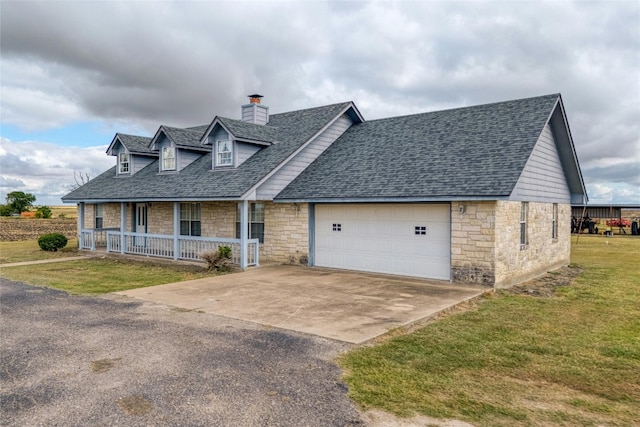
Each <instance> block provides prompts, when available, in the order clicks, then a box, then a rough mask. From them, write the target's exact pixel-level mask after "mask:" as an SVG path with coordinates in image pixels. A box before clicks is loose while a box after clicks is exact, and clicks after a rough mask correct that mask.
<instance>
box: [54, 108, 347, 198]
mask: <svg viewBox="0 0 640 427" xmlns="http://www.w3.org/2000/svg"><path fill="white" fill-rule="evenodd" d="M349 105H351V103H349V102H346V103H341V104H333V105H327V106H324V107H318V108H311V109H308V110H299V111H292V112H289V113H282V114H273V115H271V116H270V121H269V124H268V125H269V126H273V127H276V128H278V132H279V134H280V135H281V136H282V138H279V140H278V143H277V144H273V145H270V146H267V147H264V148H262V149H261V150H260V151H258V152H257V153H255V154H254V155H253V156H251V157H250V158H249V159H248V160H247V161H245V162H244V163H242V164H241V165H240V166H239V167H238V168H236V169H217V170H214V171H212V170H211V153H206V154H204V155H203V156H202V157H200V158H199V159H198V160H196V161H194V162H193V163H191V164H190V165H189V166H187V167H186V168H184V169H183V170H181V171H180V172H179V173H163V174H160V173H158V161H157V160H156V161H154V162H152V163H151V164H149V165H148V166H147V167H145V168H144V169H142V170H141V171H139V172H137V173H135V174H134V175H132V176H127V177H116V173H115V167H113V168H111V169H109V170H108V171H106V172H104V173H103V174H101V175H99V176H97V177H96V178H94V179H92V180H91V181H89V182H88V183H87V184H85V185H83V186H82V187H80V188H78V189H76V190H74V191H72V192H71V193H69V194H67V195H66V196H64V197H63V198H62V199H63V200H64V201H66V202H74V201H83V200H95V201H99V200H105V201H106V200H112V201H127V200H150V201H152V200H159V199H164V200H166V199H172V200H180V199H181V200H197V199H223V198H239V197H240V196H241V195H242V194H243V193H245V192H246V191H248V190H249V189H250V188H251V187H252V186H253V185H255V184H256V183H258V181H260V179H262V178H263V177H265V176H266V175H267V174H268V173H269V172H270V171H272V170H273V169H274V168H275V167H276V166H278V165H279V164H280V163H282V162H283V161H284V160H285V159H286V158H287V157H288V156H289V155H291V154H292V153H293V152H294V151H295V150H296V149H298V148H299V147H300V146H301V145H302V144H303V143H305V142H306V141H307V140H309V139H310V138H311V137H312V136H313V135H314V134H316V133H317V132H319V131H320V130H322V128H324V127H325V126H326V125H327V124H328V123H329V122H330V121H331V120H333V119H334V118H336V116H337V115H338V114H340V113H341V112H342V111H343V110H344V109H345V108H347V107H348V106H349ZM165 128H166V127H165ZM170 129H176V128H170ZM196 131H197V130H196ZM196 131H194V132H196ZM170 132H172V135H177V134H181V133H180V132H175V133H174V132H173V131H170ZM187 132H189V130H187ZM200 136H201V135H200Z"/></svg>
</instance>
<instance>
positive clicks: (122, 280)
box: [0, 258, 213, 294]
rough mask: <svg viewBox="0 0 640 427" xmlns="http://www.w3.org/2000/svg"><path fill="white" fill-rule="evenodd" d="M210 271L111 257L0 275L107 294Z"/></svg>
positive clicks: (12, 269)
mask: <svg viewBox="0 0 640 427" xmlns="http://www.w3.org/2000/svg"><path fill="white" fill-rule="evenodd" d="M211 274H213V273H209V272H207V271H206V269H205V267H204V266H203V267H200V266H191V265H158V264H152V263H149V262H137V261H127V260H116V259H108V258H107V259H100V258H87V259H84V260H79V261H65V262H58V263H49V264H37V265H26V266H20V267H3V268H2V270H0V275H1V276H3V277H6V278H8V279H11V280H17V281H21V282H25V283H29V284H32V285H36V286H47V287H50V288H56V289H60V290H63V291H66V292H69V293H72V294H105V293H109V292H117V291H124V290H127V289H136V288H144V287H146V286H155V285H161V284H165V283H173V282H181V281H183V280H191V279H199V278H201V277H206V276H209V275H211Z"/></svg>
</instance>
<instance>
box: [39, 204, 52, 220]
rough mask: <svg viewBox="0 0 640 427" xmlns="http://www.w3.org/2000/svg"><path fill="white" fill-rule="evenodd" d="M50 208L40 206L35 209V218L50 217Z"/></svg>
mask: <svg viewBox="0 0 640 427" xmlns="http://www.w3.org/2000/svg"><path fill="white" fill-rule="evenodd" d="M51 215H52V214H51V208H50V207H49V206H40V207H39V208H38V209H36V218H46V219H48V218H51Z"/></svg>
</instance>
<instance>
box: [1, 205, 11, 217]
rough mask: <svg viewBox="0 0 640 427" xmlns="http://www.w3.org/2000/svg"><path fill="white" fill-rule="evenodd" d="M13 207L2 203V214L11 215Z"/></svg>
mask: <svg viewBox="0 0 640 427" xmlns="http://www.w3.org/2000/svg"><path fill="white" fill-rule="evenodd" d="M12 213H13V208H12V207H11V206H10V205H0V216H11V214H12Z"/></svg>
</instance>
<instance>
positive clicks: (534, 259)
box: [495, 201, 571, 288]
mask: <svg viewBox="0 0 640 427" xmlns="http://www.w3.org/2000/svg"><path fill="white" fill-rule="evenodd" d="M520 206H521V202H509V201H498V202H497V205H496V230H497V232H496V247H495V254H496V255H495V287H497V288H503V287H508V286H512V285H514V284H516V283H519V282H523V281H525V280H529V279H531V278H534V277H536V276H539V275H541V274H544V273H546V272H547V271H550V270H554V269H556V268H559V267H562V266H566V265H569V261H570V253H571V205H569V204H558V238H557V239H556V240H552V238H551V227H552V218H553V203H534V202H529V213H528V218H527V233H528V242H529V244H528V245H527V246H526V247H523V248H521V247H520Z"/></svg>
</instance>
